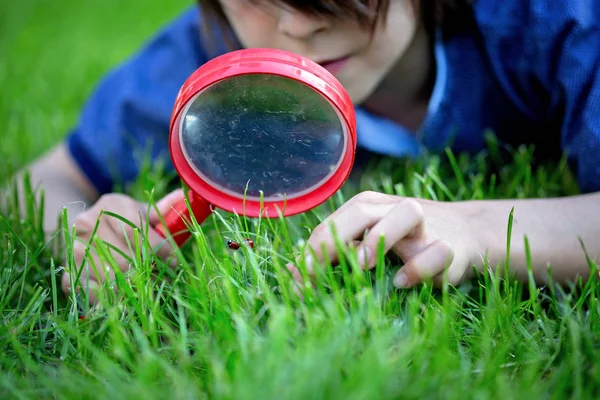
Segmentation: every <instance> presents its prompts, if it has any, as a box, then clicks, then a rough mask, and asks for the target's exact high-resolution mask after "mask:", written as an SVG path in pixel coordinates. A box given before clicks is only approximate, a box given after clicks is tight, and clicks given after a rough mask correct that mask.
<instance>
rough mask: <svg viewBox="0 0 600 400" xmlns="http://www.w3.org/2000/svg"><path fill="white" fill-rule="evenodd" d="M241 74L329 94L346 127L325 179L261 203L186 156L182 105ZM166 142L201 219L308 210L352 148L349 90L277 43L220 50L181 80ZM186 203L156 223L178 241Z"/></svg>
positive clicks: (341, 171) (345, 164)
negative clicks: (218, 181) (221, 183)
mask: <svg viewBox="0 0 600 400" xmlns="http://www.w3.org/2000/svg"><path fill="white" fill-rule="evenodd" d="M246 74H272V75H277V76H280V77H285V78H289V79H293V80H296V81H298V82H301V83H303V84H305V85H307V86H308V87H310V88H311V89H313V90H314V91H315V92H317V93H318V94H320V95H321V96H322V97H324V98H325V99H327V100H328V102H329V103H330V104H331V106H332V107H333V108H334V109H335V110H336V111H337V113H338V115H339V116H340V118H341V121H342V123H343V125H344V127H345V131H346V132H345V136H346V151H345V153H344V154H343V156H342V159H341V162H340V164H339V166H338V168H337V169H336V170H335V171H334V172H333V173H332V174H331V175H330V176H329V177H328V179H327V180H325V181H324V182H322V183H321V185H320V186H318V187H315V188H314V189H312V190H311V191H310V192H308V193H305V194H302V195H299V196H297V197H294V198H291V199H285V200H279V201H268V199H265V200H264V201H263V202H262V204H261V202H260V201H258V200H252V199H248V198H245V199H243V198H239V197H236V196H233V195H230V194H228V193H224V192H222V191H220V190H219V189H218V188H216V187H214V186H212V185H211V184H210V183H209V182H207V181H205V180H204V179H202V177H200V176H199V175H198V174H197V173H196V171H195V170H194V169H193V168H192V166H191V165H190V163H189V161H188V160H187V159H186V157H185V155H184V152H183V148H182V144H181V138H180V129H181V119H182V116H183V111H184V110H186V108H187V107H186V106H187V105H188V104H189V103H190V101H193V100H194V99H195V98H196V96H197V95H198V94H199V93H200V92H202V91H204V90H205V89H207V88H209V87H210V86H212V85H214V84H215V83H218V82H220V81H222V80H224V79H228V78H232V77H236V76H240V75H246ZM169 130H170V132H169V148H170V153H171V160H172V162H173V165H174V167H175V169H176V171H177V173H178V174H179V176H180V177H181V179H182V181H183V182H184V183H185V184H186V185H187V186H188V187H189V188H190V191H189V195H188V197H189V201H190V209H191V212H192V213H193V215H194V217H195V219H196V221H197V222H198V223H199V224H201V223H202V222H203V221H204V220H205V219H206V218H208V216H209V215H210V214H211V212H212V210H213V209H214V208H220V209H223V210H225V211H228V212H232V213H233V212H235V213H238V214H241V215H245V216H248V217H259V216H262V217H266V218H277V217H279V216H280V215H283V216H291V215H296V214H299V213H302V212H305V211H307V210H310V209H312V208H314V207H316V206H318V205H320V204H322V203H323V202H324V201H326V200H327V199H328V198H330V197H331V196H332V195H333V194H334V193H335V192H336V191H337V190H339V188H340V187H341V186H342V185H343V184H344V182H345V181H346V179H347V178H348V176H349V175H350V171H351V170H352V165H353V164H354V156H355V151H356V117H355V113H354V106H353V104H352V101H351V99H350V96H349V95H348V93H347V92H346V90H345V89H344V87H343V86H342V84H341V83H340V82H339V81H338V80H337V79H336V78H335V77H334V76H333V75H332V74H331V73H330V72H329V71H327V70H326V69H325V68H323V67H322V66H320V65H319V64H317V63H315V62H314V61H312V60H309V59H307V58H305V57H302V56H300V55H297V54H294V53H290V52H287V51H283V50H277V49H263V48H252V49H242V50H237V51H232V52H229V53H225V54H223V55H221V56H219V57H216V58H214V59H212V60H210V61H208V62H207V63H205V64H203V65H202V66H201V67H200V68H198V69H197V70H196V71H195V72H194V73H193V74H192V75H191V76H190V77H189V78H188V79H187V80H186V81H185V83H184V84H183V86H182V88H181V90H180V91H179V94H178V95H177V99H176V101H175V106H174V109H173V113H172V115H171V123H170V129H169ZM190 209H188V207H187V204H186V202H185V200H182V201H181V202H179V203H177V204H176V205H174V206H173V207H172V208H171V210H169V211H168V212H167V213H166V214H165V216H164V220H165V225H163V224H160V223H159V224H158V225H157V226H156V227H155V229H156V230H157V231H158V232H159V233H160V234H161V235H162V236H163V237H166V230H168V231H169V232H171V234H172V235H173V239H174V240H175V243H176V244H177V245H178V246H181V245H183V244H184V243H185V242H186V241H187V239H188V238H189V236H190V232H189V229H188V226H187V224H186V220H187V221H188V222H189V216H190Z"/></svg>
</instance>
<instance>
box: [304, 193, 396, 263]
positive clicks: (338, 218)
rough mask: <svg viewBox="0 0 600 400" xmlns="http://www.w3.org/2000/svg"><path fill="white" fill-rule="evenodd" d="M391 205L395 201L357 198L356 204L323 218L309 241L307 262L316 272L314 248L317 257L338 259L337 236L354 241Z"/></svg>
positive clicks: (387, 210) (343, 239)
mask: <svg viewBox="0 0 600 400" xmlns="http://www.w3.org/2000/svg"><path fill="white" fill-rule="evenodd" d="M391 208H393V204H367V203H359V202H357V203H356V204H355V205H354V206H353V207H345V208H340V209H339V210H338V211H336V212H335V213H334V214H332V215H331V216H330V217H329V218H327V219H326V220H325V221H323V222H322V223H321V224H320V225H319V226H317V227H316V228H315V229H314V231H313V233H312V235H311V236H310V238H309V239H308V241H307V250H306V263H307V269H308V270H309V272H313V267H314V261H313V256H312V254H311V251H310V250H312V251H314V253H315V256H316V260H317V261H322V260H323V259H324V258H325V256H326V257H327V258H328V259H329V260H330V261H332V262H335V261H337V258H338V254H337V247H336V237H337V239H338V240H339V241H340V242H341V243H351V242H352V241H353V240H354V239H356V238H357V237H360V236H361V235H362V234H363V233H364V232H365V231H366V230H367V229H369V228H371V227H372V226H373V225H375V224H376V223H377V222H378V221H379V220H380V219H381V218H382V217H383V216H384V215H386V214H387V213H388V212H389V210H390V209H391ZM332 226H333V229H334V230H335V235H334V232H333V230H332ZM309 249H310V250H309Z"/></svg>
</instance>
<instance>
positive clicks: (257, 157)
mask: <svg viewBox="0 0 600 400" xmlns="http://www.w3.org/2000/svg"><path fill="white" fill-rule="evenodd" d="M180 128H181V129H180V135H181V136H180V139H181V143H182V147H183V152H184V154H185V156H186V158H187V160H188V162H189V163H190V165H191V166H192V167H193V168H194V169H195V171H196V173H198V175H200V177H201V178H202V179H203V180H205V181H207V182H208V183H210V184H211V185H213V186H215V187H216V188H218V189H219V190H221V191H223V192H226V193H228V194H230V195H233V196H235V197H239V198H247V199H253V200H256V199H258V198H259V197H260V193H261V192H262V193H263V196H264V199H265V201H277V200H282V199H284V198H286V199H291V198H294V197H297V196H299V195H302V194H305V193H306V192H307V191H311V190H314V188H316V187H318V186H320V185H321V184H322V183H323V182H324V181H325V180H327V179H328V178H329V176H330V175H331V174H332V173H333V172H334V171H335V170H336V168H337V167H338V166H339V164H340V162H341V160H342V158H343V156H344V153H345V151H346V146H347V139H346V134H347V131H346V128H345V123H344V122H343V120H342V118H341V116H340V114H339V113H338V112H337V110H336V109H335V108H334V107H333V106H332V105H331V103H329V101H328V100H327V99H326V98H324V97H323V96H322V95H321V94H319V93H318V92H316V91H315V90H313V89H312V88H310V87H309V86H307V85H305V84H303V83H301V82H298V81H296V80H293V79H289V78H285V77H281V76H278V75H272V74H248V75H240V76H236V77H232V78H228V79H225V80H222V81H220V82H218V83H216V84H214V85H212V86H210V87H209V88H207V89H206V90H204V91H202V92H200V93H199V94H198V95H197V96H196V97H195V98H194V99H193V100H192V101H190V103H189V104H188V105H187V106H186V108H185V109H184V111H183V117H182V120H181V127H180Z"/></svg>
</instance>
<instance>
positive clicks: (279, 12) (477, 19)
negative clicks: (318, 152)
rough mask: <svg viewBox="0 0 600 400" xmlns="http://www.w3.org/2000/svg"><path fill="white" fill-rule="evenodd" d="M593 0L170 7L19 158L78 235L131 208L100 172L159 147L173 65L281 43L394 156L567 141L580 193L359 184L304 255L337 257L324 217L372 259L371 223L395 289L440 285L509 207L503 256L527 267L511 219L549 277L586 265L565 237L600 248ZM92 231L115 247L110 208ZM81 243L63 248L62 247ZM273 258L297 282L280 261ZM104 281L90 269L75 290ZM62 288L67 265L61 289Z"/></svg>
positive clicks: (501, 230) (538, 273)
mask: <svg viewBox="0 0 600 400" xmlns="http://www.w3.org/2000/svg"><path fill="white" fill-rule="evenodd" d="M598 6H600V0H588V1H583V0H573V1H569V2H557V1H554V0H547V1H535V2H533V1H519V0H506V1H502V2H498V1H497V0H478V1H474V2H473V3H472V4H469V3H468V2H467V0H463V1H460V0H457V1H452V0H433V1H430V2H421V1H415V0H388V1H383V0H382V1H369V2H362V1H359V0H346V1H329V0H314V1H308V2H307V1H304V2H300V1H294V0H285V1H283V0H282V1H279V2H275V1H255V2H253V1H248V0H221V1H217V0H208V1H202V2H201V3H200V9H201V12H200V13H198V10H196V9H192V10H189V11H188V12H186V13H184V14H183V15H182V16H180V17H179V18H178V19H177V20H176V21H174V22H173V23H172V24H170V25H169V26H168V27H167V28H166V29H164V30H163V31H161V32H160V33H159V34H158V35H157V36H156V37H154V38H153V40H152V41H150V43H149V44H148V45H146V46H145V47H144V48H143V49H141V51H140V52H138V53H137V54H135V55H134V56H133V57H132V58H131V59H130V60H129V61H127V62H126V63H124V64H123V65H122V66H120V67H119V68H117V69H115V70H114V71H112V72H111V73H110V74H109V75H108V76H107V77H106V78H105V79H104V80H103V81H102V82H101V83H100V85H99V86H98V88H97V90H96V91H95V92H94V94H93V95H92V97H91V99H90V100H89V102H88V103H87V104H86V106H85V108H84V109H83V112H82V114H81V119H80V121H79V124H78V126H77V127H76V128H75V129H74V130H73V132H72V133H71V134H70V135H69V137H68V138H67V140H66V141H65V143H63V144H61V145H60V146H58V148H57V149H55V150H53V151H52V152H51V153H49V154H48V155H47V156H46V157H44V158H42V159H40V160H38V161H36V162H35V163H34V164H33V165H32V166H31V169H32V178H33V179H34V183H36V182H41V183H42V185H43V187H44V188H45V191H46V201H47V210H46V214H47V215H48V217H49V221H53V220H54V216H55V215H56V212H57V211H58V210H59V209H60V208H61V207H63V206H64V205H69V204H73V202H76V201H82V200H83V201H85V202H86V203H87V204H93V206H91V208H89V209H87V210H86V211H82V210H81V209H75V208H74V207H71V210H70V215H73V214H76V213H78V216H77V218H76V220H75V224H76V226H77V229H78V235H79V236H80V237H81V238H82V239H84V241H85V240H87V239H88V238H89V235H90V234H91V230H92V227H93V226H94V225H95V223H96V221H97V218H98V215H99V212H100V210H101V209H105V210H111V211H115V212H117V213H118V214H120V215H122V216H124V217H125V218H128V219H129V220H131V221H134V222H135V221H138V220H139V213H140V211H141V210H142V209H143V207H142V206H141V205H140V204H138V203H137V202H136V201H134V200H132V199H131V198H129V197H126V196H124V195H116V194H111V193H110V192H111V187H112V185H113V183H114V182H115V181H116V180H117V179H118V180H119V181H121V182H124V183H126V182H130V181H131V180H133V179H135V177H136V174H137V168H136V165H135V163H134V162H133V156H132V154H133V151H134V150H133V149H134V148H137V147H140V148H144V147H145V146H146V145H147V144H148V143H152V145H153V147H152V151H153V155H154V156H158V155H159V154H163V155H164V154H166V153H167V135H168V121H169V117H170V112H171V109H172V105H173V102H174V100H175V96H176V94H177V91H178V90H179V88H180V86H181V85H182V84H183V82H184V80H185V79H186V78H187V77H188V76H189V75H190V74H191V73H192V72H193V71H194V70H195V69H196V68H197V67H198V66H200V65H201V64H202V63H203V62H206V61H207V60H208V59H210V58H211V57H214V56H216V55H218V54H220V53H222V52H224V51H227V50H230V49H233V48H235V47H275V48H281V49H284V50H288V51H292V52H296V53H298V54H301V55H303V56H306V57H308V58H311V59H313V60H315V61H317V62H319V63H321V64H322V65H323V66H324V67H325V68H328V69H329V70H330V71H331V72H332V73H333V74H334V75H335V76H336V77H337V78H338V79H339V80H340V81H341V83H342V84H343V85H344V86H345V88H346V90H347V91H348V93H349V94H350V96H351V98H352V100H353V102H354V103H355V105H356V111H357V129H358V144H359V146H360V147H361V148H362V149H366V150H368V151H371V152H375V153H380V154H383V155H388V156H393V157H402V156H418V155H419V152H420V150H421V148H427V149H429V150H431V151H436V150H441V149H443V148H444V147H445V146H446V144H452V148H453V150H455V151H477V150H479V149H482V148H483V147H484V141H483V132H484V131H485V130H486V129H488V128H491V129H493V130H494V132H495V133H496V135H497V136H498V137H499V139H500V140H503V141H505V142H507V143H510V144H517V143H535V144H536V148H537V149H538V151H540V150H547V151H548V153H549V154H552V153H554V154H558V153H559V151H566V152H567V153H568V155H569V157H570V160H571V162H572V163H573V166H574V167H575V169H576V171H577V174H578V178H579V183H580V186H581V188H582V190H583V191H584V192H585V194H583V195H580V196H574V197H570V198H561V199H534V200H505V201H477V202H471V201H465V202H456V203H443V202H432V201H423V200H420V199H406V198H401V197H397V196H390V195H383V194H379V193H371V192H367V193H361V194H359V195H357V196H355V197H354V198H352V199H351V200H349V201H348V202H347V203H346V204H345V205H344V206H342V207H341V208H340V209H339V210H337V211H336V212H335V213H333V214H332V215H331V216H330V217H329V218H328V219H327V220H326V221H325V222H324V223H322V224H321V225H319V226H318V227H317V228H316V229H315V230H314V232H313V233H312V235H311V237H310V238H309V241H308V244H309V246H310V247H312V248H313V249H314V250H315V255H316V259H314V260H313V259H311V256H309V257H308V259H307V262H308V264H309V267H310V269H312V270H314V268H317V266H318V265H319V261H320V260H321V259H322V257H323V256H324V254H322V252H321V248H322V245H324V247H325V249H326V250H325V251H326V252H327V253H328V254H327V256H328V257H329V258H330V259H332V258H333V257H335V248H334V243H333V238H332V237H331V234H330V231H329V224H330V223H334V224H335V226H336V230H337V233H338V235H339V236H340V238H341V239H342V240H344V241H347V242H350V241H352V240H353V239H358V238H362V237H363V233H364V232H365V231H366V230H369V233H368V235H367V236H366V238H365V239H364V240H363V241H362V243H361V244H360V250H361V251H362V252H363V254H364V257H365V258H364V260H365V268H370V267H372V266H373V264H374V262H375V259H374V258H373V257H372V254H374V252H375V249H376V246H377V244H378V241H379V238H380V235H382V234H385V250H386V251H390V250H391V251H394V252H395V253H397V254H398V255H399V256H400V257H401V258H402V259H403V260H404V262H405V266H404V267H403V268H402V269H401V270H400V271H399V272H398V275H397V276H396V279H395V284H396V286H398V287H410V286H413V285H415V284H418V283H419V282H421V281H422V280H423V279H425V278H428V277H432V278H433V279H434V282H435V283H437V284H439V283H440V281H441V278H442V274H443V272H444V270H445V269H448V272H449V279H450V282H451V283H453V284H456V283H458V282H460V281H462V280H464V279H467V278H469V277H470V274H471V266H472V265H477V266H481V265H482V264H483V263H482V258H483V255H484V254H487V256H488V258H489V261H490V265H491V266H494V265H497V264H498V263H499V262H500V261H501V260H502V259H503V258H504V256H505V255H504V249H505V232H506V223H507V217H508V215H509V212H510V209H511V208H512V207H515V224H514V228H513V229H514V231H513V232H514V233H513V237H514V238H515V240H514V242H513V243H512V249H513V252H512V254H511V266H512V271H513V273H514V275H515V276H516V278H517V279H526V276H527V271H526V268H525V259H524V258H525V257H524V249H523V244H522V240H521V238H522V237H523V235H525V234H526V235H528V237H529V239H530V243H531V247H532V256H533V262H534V266H533V267H534V276H535V278H536V279H537V280H539V281H540V282H543V281H544V280H545V279H546V265H547V263H550V264H551V265H552V267H553V279H554V280H555V281H558V282H565V281H567V280H569V279H574V278H576V277H579V276H582V277H584V278H587V277H588V276H589V273H590V271H589V268H588V265H587V262H586V258H585V255H584V253H583V251H582V249H581V247H580V243H579V241H578V238H579V237H581V239H582V240H583V241H584V243H585V245H586V247H587V250H588V252H589V253H590V256H591V257H592V258H595V257H597V256H598V254H599V253H600V194H599V193H598V191H600V162H598V161H597V156H596V155H597V153H598V150H600V76H599V73H598V65H599V63H600V50H599V49H600V46H599V45H600V29H599V26H600V24H599V23H600V11H599V10H600V7H598ZM228 46H230V47H228ZM451 135H452V137H451ZM131 140H133V143H132V142H131ZM100 196H101V197H100ZM180 196H181V192H180V191H176V192H174V193H172V194H171V195H169V196H167V197H166V198H165V199H163V200H162V201H161V202H160V204H159V208H160V209H161V211H162V212H165V211H166V210H167V209H168V208H169V206H170V205H171V204H173V202H174V201H176V200H177V199H178V198H179V197H180ZM147 218H149V219H150V220H151V223H153V222H155V220H156V216H155V215H149V216H147ZM47 226H48V228H49V229H51V228H52V225H51V224H50V223H48V225H47ZM128 234H130V233H128ZM98 235H99V236H100V237H102V238H103V239H104V240H106V241H108V242H111V243H113V244H114V245H115V246H117V247H118V248H121V249H122V250H124V251H128V250H127V246H126V244H125V243H126V242H125V240H124V238H123V235H122V232H121V227H120V226H119V225H118V221H114V220H113V219H112V218H103V221H102V223H101V225H100V230H99V231H98ZM149 235H150V236H149V241H150V243H151V244H153V245H156V246H158V244H159V243H161V238H160V237H159V236H158V234H157V233H156V232H153V231H151V232H149ZM83 249H84V247H83V245H79V247H76V248H75V259H76V261H78V262H79V261H80V260H81V258H82V256H83ZM159 251H160V253H159V254H160V255H161V256H163V257H168V255H169V254H170V253H171V249H169V248H168V247H165V246H163V247H161V249H160V250H159ZM115 256H116V257H117V261H118V262H119V265H120V267H121V268H123V269H126V268H127V265H126V263H125V262H124V260H122V259H119V256H118V255H117V254H115ZM289 269H290V271H291V272H292V274H293V275H294V277H296V278H297V279H300V276H299V273H298V270H297V269H296V267H295V266H293V265H290V266H289ZM92 275H93V274H92ZM105 278H106V277H104V276H100V277H96V276H90V279H91V280H92V283H91V287H89V289H93V288H94V286H96V285H97V283H96V281H97V280H100V281H101V280H103V279H105ZM109 278H110V277H109ZM83 279H86V278H85V277H84V278H83ZM69 285H70V278H69V276H68V275H67V274H65V276H64V278H63V289H64V290H69ZM92 294H93V290H92Z"/></svg>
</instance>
